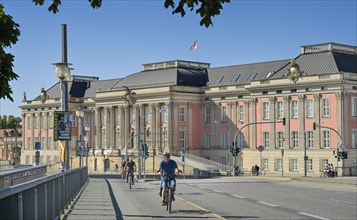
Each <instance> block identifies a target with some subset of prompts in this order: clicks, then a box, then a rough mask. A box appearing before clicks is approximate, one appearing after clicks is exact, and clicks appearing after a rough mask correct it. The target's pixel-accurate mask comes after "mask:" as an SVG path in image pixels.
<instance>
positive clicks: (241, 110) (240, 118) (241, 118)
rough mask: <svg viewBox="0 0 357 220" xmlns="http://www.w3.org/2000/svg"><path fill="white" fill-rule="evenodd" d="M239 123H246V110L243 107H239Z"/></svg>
mask: <svg viewBox="0 0 357 220" xmlns="http://www.w3.org/2000/svg"><path fill="white" fill-rule="evenodd" d="M239 121H241V122H242V121H244V108H243V105H240V106H239Z"/></svg>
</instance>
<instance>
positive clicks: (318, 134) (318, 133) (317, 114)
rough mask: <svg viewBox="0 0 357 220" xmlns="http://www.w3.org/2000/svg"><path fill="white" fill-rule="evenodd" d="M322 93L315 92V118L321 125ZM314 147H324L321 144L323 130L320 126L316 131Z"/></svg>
mask: <svg viewBox="0 0 357 220" xmlns="http://www.w3.org/2000/svg"><path fill="white" fill-rule="evenodd" d="M320 99H321V95H320V94H314V118H315V122H316V123H317V124H318V125H320V118H321V115H320V114H321V103H320ZM314 148H316V149H317V148H322V145H321V130H320V127H317V128H316V130H315V131H314Z"/></svg>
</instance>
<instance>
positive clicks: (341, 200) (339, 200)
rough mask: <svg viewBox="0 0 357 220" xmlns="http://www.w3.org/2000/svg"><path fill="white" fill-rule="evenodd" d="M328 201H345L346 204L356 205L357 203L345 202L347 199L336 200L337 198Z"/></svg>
mask: <svg viewBox="0 0 357 220" xmlns="http://www.w3.org/2000/svg"><path fill="white" fill-rule="evenodd" d="M330 201H334V202H341V203H346V204H351V205H357V203H354V202H347V201H343V200H337V199H330Z"/></svg>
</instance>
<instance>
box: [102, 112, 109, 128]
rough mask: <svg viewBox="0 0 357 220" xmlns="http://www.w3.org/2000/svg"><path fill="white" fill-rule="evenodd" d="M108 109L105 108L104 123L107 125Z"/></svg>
mask: <svg viewBox="0 0 357 220" xmlns="http://www.w3.org/2000/svg"><path fill="white" fill-rule="evenodd" d="M107 118H108V111H107V110H106V109H104V110H103V123H102V124H103V125H107Z"/></svg>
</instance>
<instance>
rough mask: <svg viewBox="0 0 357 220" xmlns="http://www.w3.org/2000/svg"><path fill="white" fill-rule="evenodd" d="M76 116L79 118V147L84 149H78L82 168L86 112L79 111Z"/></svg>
mask: <svg viewBox="0 0 357 220" xmlns="http://www.w3.org/2000/svg"><path fill="white" fill-rule="evenodd" d="M76 116H77V118H78V131H79V132H78V136H79V143H78V146H81V147H82V149H78V150H79V152H78V155H79V167H81V166H82V152H83V145H82V130H83V129H82V118H83V117H84V112H83V111H82V109H78V110H77V111H76Z"/></svg>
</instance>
